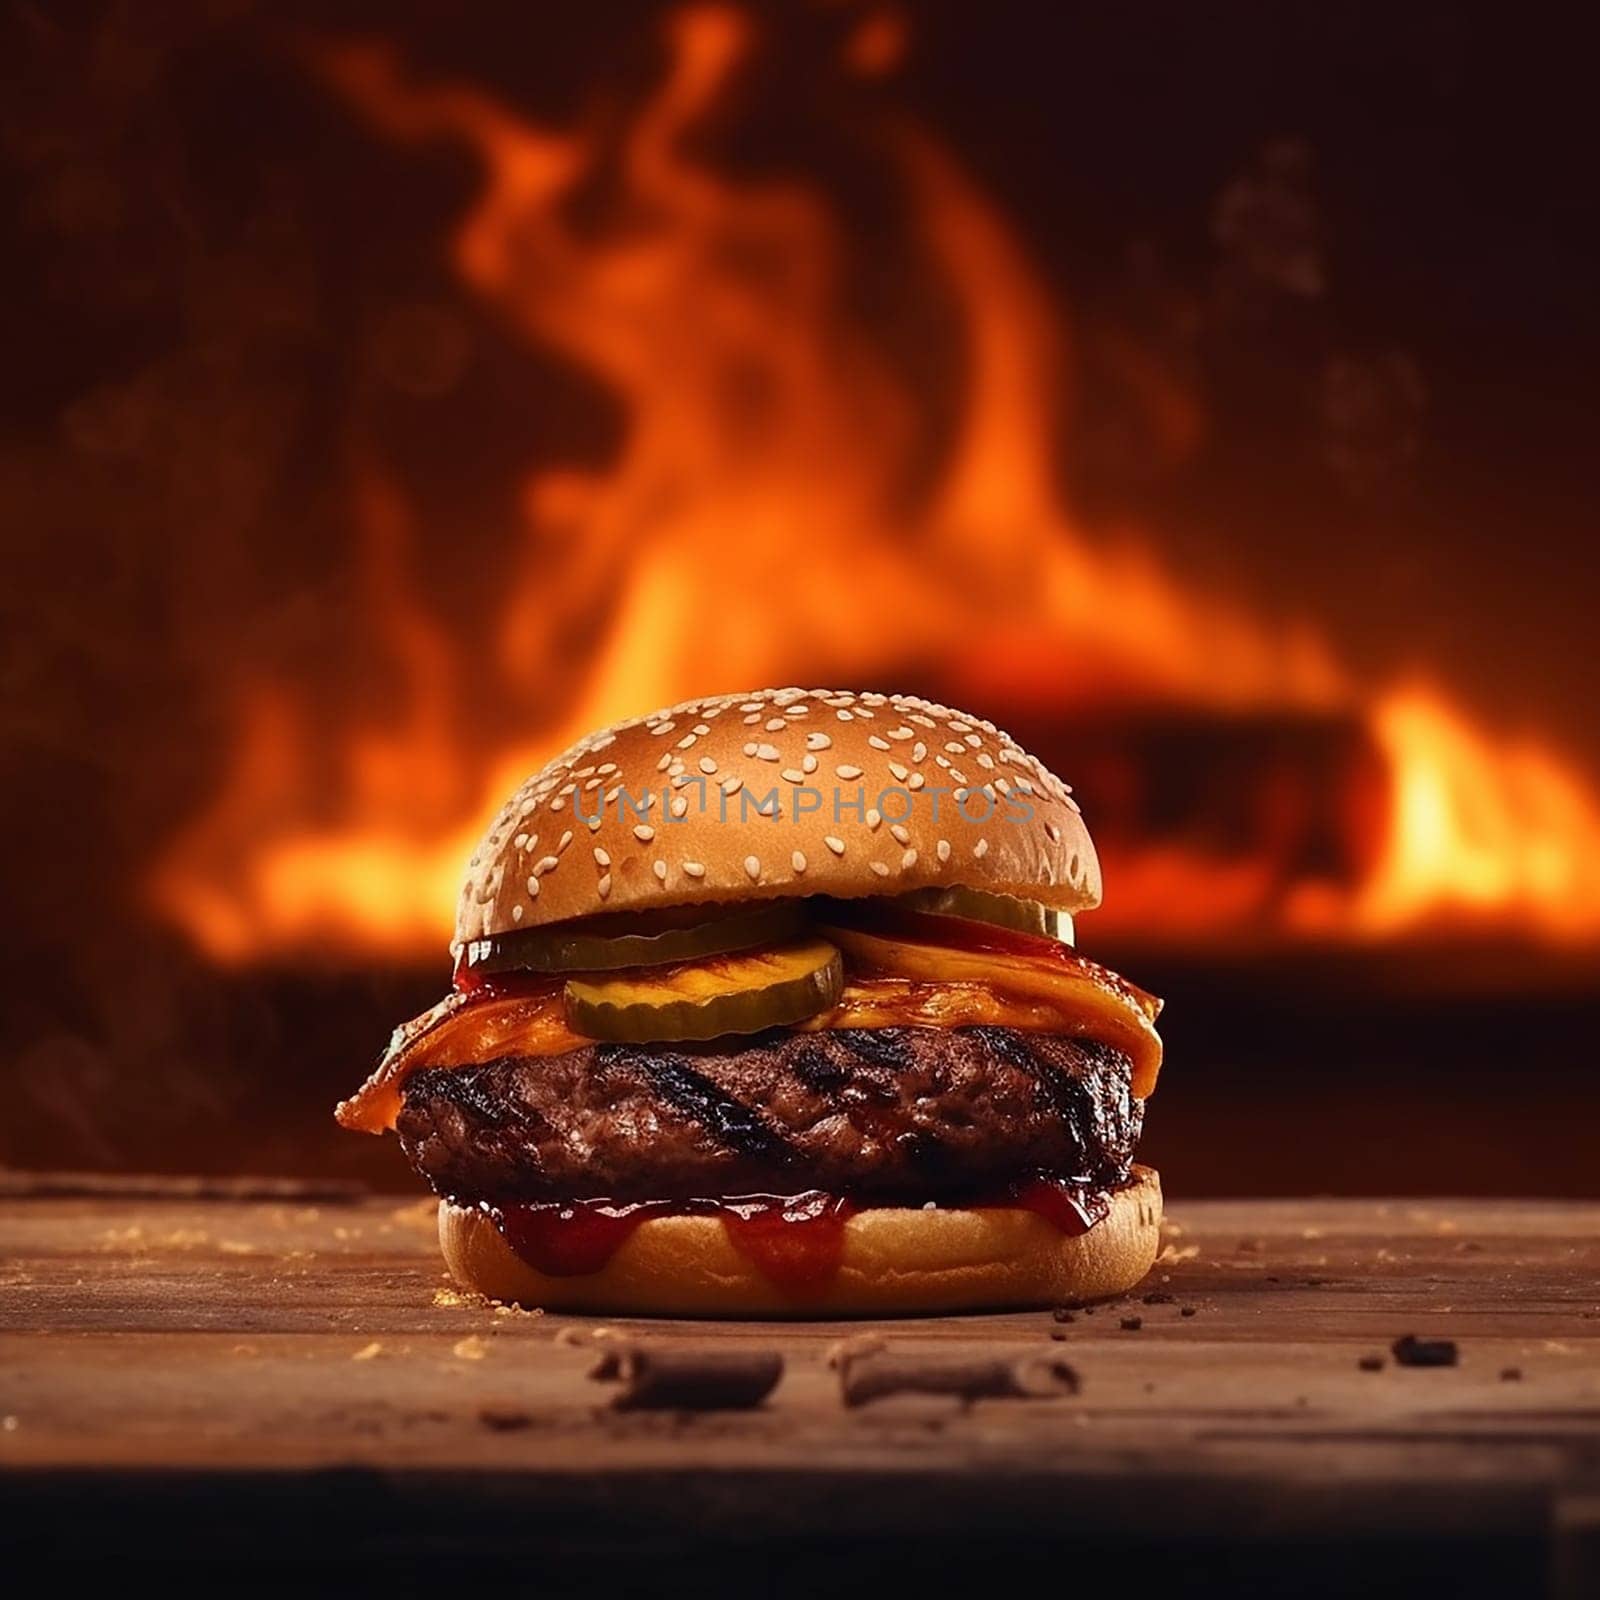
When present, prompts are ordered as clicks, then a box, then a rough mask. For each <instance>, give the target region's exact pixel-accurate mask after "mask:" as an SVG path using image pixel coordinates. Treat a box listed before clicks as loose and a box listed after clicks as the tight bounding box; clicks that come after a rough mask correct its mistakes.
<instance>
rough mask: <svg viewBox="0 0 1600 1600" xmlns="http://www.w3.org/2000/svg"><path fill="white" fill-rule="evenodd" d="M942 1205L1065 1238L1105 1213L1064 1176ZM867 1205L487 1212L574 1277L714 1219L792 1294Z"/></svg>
mask: <svg viewBox="0 0 1600 1600" xmlns="http://www.w3.org/2000/svg"><path fill="white" fill-rule="evenodd" d="M949 1203H950V1204H953V1205H957V1206H961V1207H963V1208H966V1209H973V1210H982V1209H986V1208H998V1207H1018V1208H1021V1209H1022V1210H1025V1211H1031V1212H1033V1213H1034V1215H1035V1216H1039V1217H1043V1218H1044V1220H1045V1221H1046V1222H1048V1223H1050V1225H1051V1226H1052V1227H1054V1228H1055V1229H1056V1230H1057V1231H1058V1232H1060V1233H1061V1234H1062V1235H1063V1236H1065V1237H1068V1238H1072V1237H1076V1236H1077V1235H1079V1234H1084V1233H1087V1232H1088V1231H1089V1230H1090V1229H1091V1228H1092V1227H1094V1226H1095V1225H1096V1223H1098V1222H1100V1221H1102V1220H1103V1219H1104V1218H1105V1216H1106V1213H1107V1212H1108V1211H1109V1210H1110V1201H1109V1199H1108V1198H1107V1197H1106V1195H1105V1194H1104V1193H1102V1192H1100V1191H1098V1190H1095V1189H1090V1188H1087V1187H1086V1186H1085V1185H1083V1184H1081V1183H1074V1182H1073V1181H1071V1180H1070V1179H1066V1178H1050V1177H1038V1178H1030V1179H1027V1180H1025V1181H1024V1182H1022V1183H1019V1184H1017V1185H1016V1186H1015V1187H1014V1188H1012V1189H1010V1190H1008V1191H1006V1192H1005V1193H1004V1194H1000V1195H996V1196H994V1197H993V1198H989V1197H985V1198H983V1199H981V1200H965V1201H961V1200H954V1201H951V1202H949ZM868 1208H869V1207H868V1204H867V1203H864V1202H861V1201H856V1200H851V1199H849V1198H848V1197H846V1196H843V1195H832V1194H825V1193H823V1192H822V1191H821V1190H811V1191H809V1192H807V1193H805V1194H797V1195H744V1196H740V1197H738V1198H734V1199H727V1200H644V1201H636V1202H634V1203H632V1204H626V1203H618V1202H616V1201H612V1200H567V1201H547V1202H535V1203H532V1204H523V1205H506V1206H500V1207H496V1208H494V1209H492V1210H491V1211H490V1215H491V1216H492V1217H493V1218H494V1221H495V1225H496V1226H497V1227H498V1228H499V1230H500V1233H501V1236H502V1237H503V1238H504V1239H505V1241H506V1243H507V1244H509V1245H510V1246H511V1248H512V1249H513V1250H515V1251H516V1253H517V1254H518V1255H519V1256H521V1257H522V1259H523V1260H524V1261H526V1262H527V1263H528V1265H529V1266H530V1267H532V1268H533V1269H534V1270H535V1271H536V1272H542V1273H544V1274H545V1276H546V1277H550V1278H581V1277H587V1276H588V1275H589V1274H590V1273H594V1272H599V1271H600V1270H601V1268H603V1267H604V1266H605V1265H606V1263H607V1262H608V1261H610V1260H611V1258H612V1257H613V1256H614V1255H615V1254H616V1253H617V1251H618V1250H620V1249H621V1248H622V1246H623V1245H624V1244H626V1243H627V1241H628V1240H629V1239H630V1238H631V1237H632V1236H633V1232H634V1230H635V1229H636V1228H637V1227H638V1226H639V1225H640V1224H641V1223H643V1222H648V1221H649V1220H650V1219H651V1218H652V1217H667V1216H711V1217H716V1218H718V1219H719V1220H720V1221H721V1223H722V1226H723V1228H724V1229H725V1230H726V1232H727V1235H728V1239H729V1242H730V1243H731V1244H732V1245H733V1247H734V1248H735V1249H736V1250H737V1251H738V1252H739V1253H740V1255H742V1256H743V1257H744V1258H745V1259H746V1260H747V1261H749V1262H750V1263H751V1265H752V1266H754V1267H755V1268H756V1270H757V1271H758V1272H760V1273H761V1274H762V1276H763V1277H765V1278H766V1279H767V1281H768V1282H769V1283H772V1284H775V1285H776V1286H777V1287H778V1288H780V1289H782V1290H784V1291H785V1292H787V1293H791V1294H804V1293H805V1292H806V1291H808V1290H816V1289H820V1288H822V1287H824V1286H825V1285H826V1284H828V1283H829V1282H830V1281H831V1280H832V1278H833V1276H834V1274H835V1273H836V1272H838V1270H839V1262H840V1260H841V1258H842V1256H843V1254H844V1226H845V1224H846V1223H847V1222H848V1221H849V1220H850V1218H851V1217H853V1216H855V1215H857V1213H858V1212H861V1211H863V1210H866V1209H868Z"/></svg>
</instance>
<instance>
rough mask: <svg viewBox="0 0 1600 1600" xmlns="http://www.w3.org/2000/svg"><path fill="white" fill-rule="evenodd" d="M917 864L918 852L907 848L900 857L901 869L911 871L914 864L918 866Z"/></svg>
mask: <svg viewBox="0 0 1600 1600" xmlns="http://www.w3.org/2000/svg"><path fill="white" fill-rule="evenodd" d="M916 864H917V852H916V851H915V850H907V851H906V852H905V854H904V855H902V856H901V857H900V870H901V871H902V872H909V871H910V870H911V869H912V868H913V867H914V866H916Z"/></svg>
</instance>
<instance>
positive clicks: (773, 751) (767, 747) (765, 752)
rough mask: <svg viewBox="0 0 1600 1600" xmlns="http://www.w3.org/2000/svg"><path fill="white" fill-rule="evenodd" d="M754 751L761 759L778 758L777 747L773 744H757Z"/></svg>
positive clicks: (772, 759) (773, 759)
mask: <svg viewBox="0 0 1600 1600" xmlns="http://www.w3.org/2000/svg"><path fill="white" fill-rule="evenodd" d="M755 753H756V755H757V756H758V757H759V758H760V759H761V760H762V761H776V760H777V759H778V747H777V745H775V744H758V745H757V746H756V751H755Z"/></svg>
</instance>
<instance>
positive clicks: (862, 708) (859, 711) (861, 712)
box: [856, 700, 883, 722]
mask: <svg viewBox="0 0 1600 1600" xmlns="http://www.w3.org/2000/svg"><path fill="white" fill-rule="evenodd" d="M872 703H873V705H875V706H881V705H882V704H883V702H882V701H881V700H874V701H873V702H872ZM856 715H857V716H858V717H865V718H866V719H867V721H868V722H871V721H872V720H873V718H874V717H875V716H876V715H877V713H876V712H874V711H868V710H867V708H866V705H865V704H862V705H858V706H857V707H856Z"/></svg>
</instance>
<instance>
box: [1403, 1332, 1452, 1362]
mask: <svg viewBox="0 0 1600 1600" xmlns="http://www.w3.org/2000/svg"><path fill="white" fill-rule="evenodd" d="M1389 1350H1390V1353H1391V1354H1392V1355H1393V1356H1394V1359H1395V1361H1396V1362H1397V1363H1398V1364H1399V1365H1400V1366H1402V1367H1453V1366H1455V1364H1456V1362H1457V1361H1458V1360H1459V1359H1460V1352H1459V1351H1458V1350H1457V1349H1456V1342H1455V1340H1454V1339H1422V1338H1419V1337H1418V1336H1417V1335H1416V1334H1414V1333H1407V1334H1404V1335H1402V1336H1401V1337H1400V1338H1398V1339H1396V1340H1395V1342H1394V1343H1393V1344H1392V1345H1390V1346H1389Z"/></svg>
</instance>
